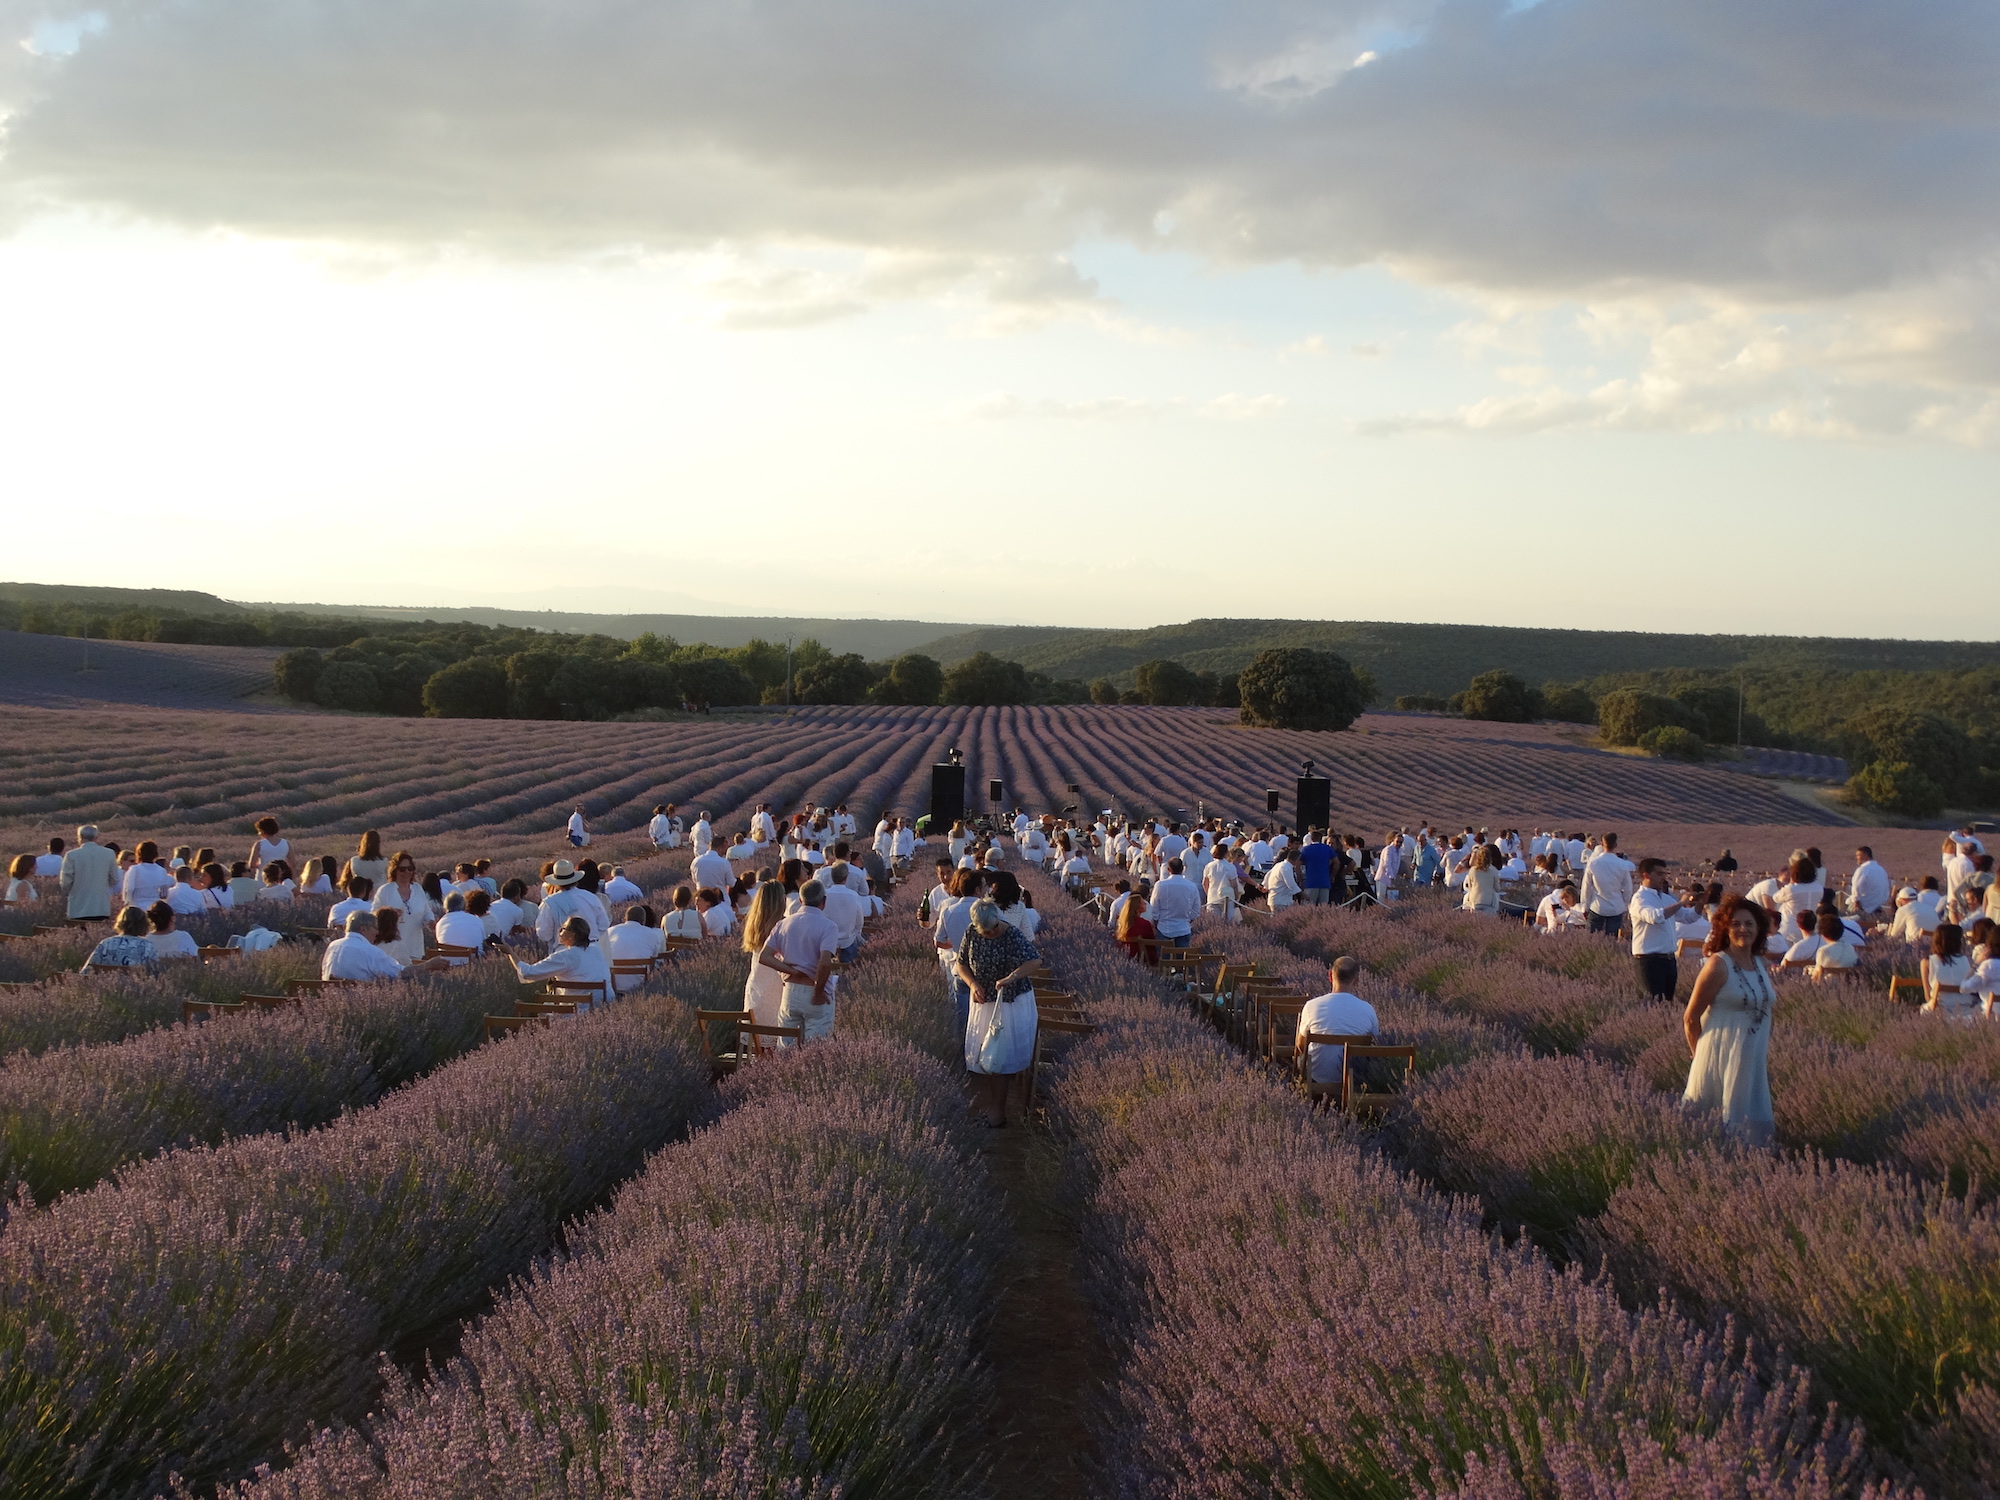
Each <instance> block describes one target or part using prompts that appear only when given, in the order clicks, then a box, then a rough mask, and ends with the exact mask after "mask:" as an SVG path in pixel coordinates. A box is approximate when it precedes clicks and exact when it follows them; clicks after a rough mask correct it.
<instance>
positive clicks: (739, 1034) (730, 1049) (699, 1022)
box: [694, 1010, 804, 1082]
mask: <svg viewBox="0 0 2000 1500" xmlns="http://www.w3.org/2000/svg"><path fill="white" fill-rule="evenodd" d="M756 1024H757V1012H755V1011H754V1010H697V1011H696V1012H695V1013H694V1029H695V1031H696V1032H697V1033H698V1034H699V1035H700V1037H701V1050H702V1055H703V1056H704V1057H706V1058H707V1059H708V1073H709V1077H710V1078H712V1079H714V1080H716V1081H717V1082H720V1081H721V1080H722V1079H724V1078H726V1077H727V1076H728V1075H729V1074H731V1073H734V1072H735V1071H736V1070H737V1069H738V1068H739V1067H741V1066H742V1065H743V1064H744V1062H746V1061H747V1060H748V1059H747V1058H746V1057H745V1055H744V1052H743V1028H744V1027H745V1026H754V1025H756ZM717 1027H726V1028H727V1029H728V1031H729V1034H730V1036H731V1038H732V1040H731V1042H730V1044H729V1046H727V1047H725V1048H718V1047H717V1046H716V1045H715V1028H717ZM799 1029H800V1030H801V1031H802V1032H803V1030H804V1027H800V1028H799Z"/></svg>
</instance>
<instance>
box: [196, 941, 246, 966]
mask: <svg viewBox="0 0 2000 1500" xmlns="http://www.w3.org/2000/svg"><path fill="white" fill-rule="evenodd" d="M242 951H243V950H242V949H241V948H218V947H215V946H214V945H212V944H211V945H210V946H208V947H205V948H197V949H195V956H196V957H197V958H199V959H200V960H201V961H202V962H203V963H205V964H212V963H217V962H220V961H221V960H222V959H225V958H234V957H235V956H236V955H237V954H239V953H241V952H242Z"/></svg>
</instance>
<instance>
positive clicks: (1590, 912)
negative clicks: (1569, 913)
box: [1577, 833, 1632, 936]
mask: <svg viewBox="0 0 2000 1500" xmlns="http://www.w3.org/2000/svg"><path fill="white" fill-rule="evenodd" d="M1577 894H1578V895H1579V896H1581V897H1582V899H1583V910H1584V922H1585V924H1586V925H1587V926H1588V927H1589V928H1590V930H1591V931H1592V932H1598V933H1610V934H1612V935H1613V936H1616V935H1617V932H1618V929H1619V928H1620V927H1621V926H1622V925H1624V922H1625V914H1626V911H1627V910H1628V909H1629V908H1630V906H1631V905H1632V862H1631V861H1630V860H1628V859H1626V858H1624V857H1623V856H1622V855H1620V854H1619V852H1618V835H1617V834H1615V833H1607V834H1605V835H1604V847H1603V848H1602V849H1601V850H1599V851H1598V853H1597V855H1596V857H1595V858H1593V859H1592V860H1591V861H1590V863H1589V864H1587V865H1586V866H1585V867H1584V871H1583V884H1582V886H1581V887H1580V888H1579V889H1578V892H1577Z"/></svg>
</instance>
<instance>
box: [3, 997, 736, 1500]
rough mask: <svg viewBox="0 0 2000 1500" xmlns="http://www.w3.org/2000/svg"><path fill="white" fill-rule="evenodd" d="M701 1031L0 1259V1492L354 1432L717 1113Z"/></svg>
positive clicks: (662, 1012) (120, 1195)
mask: <svg viewBox="0 0 2000 1500" xmlns="http://www.w3.org/2000/svg"><path fill="white" fill-rule="evenodd" d="M690 1030H691V1027H690V1025H689V1022H688V1019H687V1013H686V1011H685V1010H684V1009H683V1008H682V1007H681V1006H680V1005H679V1004H678V1003H676V1002H673V1001H667V1000H639V1001H630V1002H627V1003H625V1004H622V1005H619V1006H616V1007H613V1008H611V1009H609V1010H607V1011H603V1012H600V1013H597V1014H592V1015H587V1016H583V1017H578V1018H576V1019H574V1020H572V1021H569V1022H566V1023H564V1024H562V1025H559V1026H554V1027H550V1028H548V1029H546V1030H539V1031H534V1032H529V1033H525V1034H524V1035H523V1036H521V1037H519V1038H515V1039H511V1040H509V1041H506V1042H504V1043H501V1044H496V1045H493V1046H488V1047H484V1048H481V1049H480V1050H478V1051H477V1052H475V1053H473V1054H472V1055H471V1056H469V1057H466V1058H464V1059H462V1060H460V1061H459V1062H457V1063H454V1064H452V1065H451V1066H449V1067H447V1068H444V1069H442V1070H440V1071H439V1072H438V1073H436V1074H435V1075H433V1076H432V1077H430V1078H427V1079H425V1080H424V1081H423V1082H421V1083H418V1084H416V1085H413V1086H412V1087H410V1088H408V1089H405V1090H403V1091H402V1092H400V1093H398V1094H396V1095H394V1096H392V1097H390V1098H388V1099H386V1100H384V1101H383V1102H382V1103H381V1104H379V1105H377V1106H376V1107H374V1108H372V1109H366V1110H361V1111H358V1112H355V1113H353V1114H349V1115H347V1116H345V1117H343V1118H342V1119H341V1120H339V1121H338V1122H336V1123H335V1124H333V1125H331V1126H328V1127H327V1128H325V1129H323V1130H318V1131H313V1132H309V1133H304V1134H293V1135H287V1136H278V1135H268V1134H267V1135H262V1136H257V1137H253V1138H251V1139H248V1140H244V1141H238V1142H234V1143H232V1144H229V1145H226V1146H221V1147H217V1148H212V1149H197V1150H188V1151H174V1152H170V1153H168V1154H167V1155H165V1156H163V1157H161V1158H159V1159H157V1160H154V1161H150V1162H146V1163H144V1164H142V1165H140V1166H137V1167H135V1168H132V1169H130V1170H128V1171H126V1172H124V1173H122V1174H121V1175H120V1176H119V1177H118V1179H117V1180H116V1181H114V1182H111V1183H107V1184H105V1185H103V1186H101V1187H99V1188H97V1189H95V1190H93V1191H90V1192H85V1193H78V1194H74V1195H72V1196H69V1197H66V1198H63V1199H62V1200H60V1201H59V1202H57V1203H56V1204H55V1206H54V1207H53V1208H51V1209H49V1210H47V1211H45V1212H41V1213H34V1214H28V1215H16V1216H15V1217H14V1218H13V1219H12V1220H11V1221H10V1222H9V1223H8V1225H7V1227H6V1231H5V1233H4V1234H0V1489H5V1490H7V1491H8V1492H9V1493H19V1494H41V1495H61V1496H113V1495H146V1494H151V1493H153V1492H154V1491H155V1490H157V1489H158V1488H159V1487H160V1486H161V1485H162V1484H163V1483H164V1482H165V1481H166V1480H167V1478H168V1476H169V1475H170V1474H171V1473H173V1472H175V1471H178V1472H180V1473H181V1474H183V1475H184V1476H185V1477H186V1479H187V1481H188V1482H189V1483H191V1484H195V1485H200V1484H204V1483H213V1482H215V1481H217V1480H223V1479H228V1478H230V1477H231V1476H233V1475H238V1474H241V1473H242V1472H244V1470H245V1469H246V1468H247V1467H248V1466H249V1465H250V1464H251V1463H252V1462H254V1461H256V1460H257V1459H260V1458H264V1457H267V1456H269V1455H271V1454H273V1453H275V1452H276V1451H277V1449H278V1447H279V1445H280V1443H281V1442H282V1441H283V1440H284V1439H286V1438H288V1437H294V1436H299V1435H302V1433H303V1431H304V1430H305V1427H306V1424H308V1423H312V1422H323V1421H326V1420H328V1419H331V1418H335V1417H339V1416H343V1415H352V1414H356V1413H358V1412H359V1411H360V1410H361V1409H362V1406H363V1403H365V1402H366V1401H367V1400H368V1399H369V1397H370V1395H371V1393H372V1392H373V1391H374V1389H375V1387H376V1384H377V1379H378V1372H377V1370H376V1357H377V1352H378V1351H379V1350H380V1349H382V1348H383V1347H384V1346H386V1345H388V1344H391V1343H394V1342H396V1341H397V1340H399V1339H401V1338H404V1337H406V1336H408V1335H410V1334H412V1333H415V1332H417V1331H419V1330H421V1329H424V1328H426V1327H429V1326H431V1325H432V1324H434V1323H436V1322H437V1321H438V1320H439V1319H444V1318H449V1317H451V1316H454V1315H456V1314H457V1313H458V1312H460V1311H462V1310H464V1309H465V1308H466V1307H467V1305H468V1304H470V1303H471V1302H473V1301H474V1300H475V1299H476V1298H477V1297H478V1296H479V1295H480V1294H481V1292H482V1291H483V1290H484V1289H485V1288H486V1287H488V1286H490V1285H492V1284H494V1283H495V1282H496V1281H499V1280H501V1279H503V1278H505V1277H506V1276H508V1275H510V1274H513V1273H515V1272H517V1271H519V1270H521V1269H523V1268H524V1267H525V1265H526V1264H527V1262H528V1261H529V1260H530V1259H531V1258H532V1257H533V1256H534V1255H535V1254H537V1253H539V1252H540V1251H541V1250H543V1249H544V1248H546V1246H547V1245H548V1244H549V1242H550V1240H551V1238H552V1236H553V1235H554V1232H555V1229H556V1226H557V1225H558V1224H559V1223H560V1222H561V1220H562V1219H563V1218H565V1217H567V1216H569V1215H571V1214H574V1213H576V1212H577V1211H579V1210H581V1209H583V1208H585V1207H587V1206H588V1205H589V1204H590V1203H592V1202H593V1201H595V1200H596V1199H598V1198H600V1197H601V1196H602V1195H603V1194H604V1193H605V1192H606V1191H608V1190H609V1189H610V1187H611V1186H612V1185H613V1184H614V1183H616V1182H617V1181H618V1180H620V1178H622V1177H623V1176H625V1175H626V1174H628V1173H630V1172H631V1171H632V1170H634V1169H635V1168H636V1167H637V1165H638V1164H639V1162H640V1160H641V1159H642V1158H643V1155H644V1153H645V1152H646V1151H647V1150H649V1149H652V1148H654V1147H656V1146H658V1145H659V1144H661V1143H662V1142H663V1141H665V1140H667V1139H668V1138H670V1137H672V1136H673V1135H675V1134H676V1133H678V1132H679V1131H680V1130H681V1129H682V1128H683V1127H684V1126H685V1124H686V1123H687V1121H688V1120H689V1119H691V1118H692V1117H694V1115H695V1114H696V1113H697V1112H698V1111H699V1110H701V1109H702V1108H704V1107H705V1103H706V1100H707V1099H708V1098H709V1097H710V1095H709V1090H708V1088H707V1085H706V1081H705V1074H704V1071H703V1069H702V1068H701V1067H700V1065H699V1064H698V1063H697V1062H696V1060H695V1058H694V1056H693V1054H692V1052H691V1050H690V1047H689V1042H688V1036H689V1033H690Z"/></svg>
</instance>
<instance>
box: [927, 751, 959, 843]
mask: <svg viewBox="0 0 2000 1500" xmlns="http://www.w3.org/2000/svg"><path fill="white" fill-rule="evenodd" d="M964 818H965V767H964V766H960V765H952V764H950V763H948V762H944V761H940V762H939V763H938V764H936V765H934V766H932V767H931V822H930V826H931V828H932V829H933V830H934V831H936V832H939V833H942V832H946V831H948V830H949V829H950V828H951V825H952V824H954V823H958V822H962V821H963V820H964Z"/></svg>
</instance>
